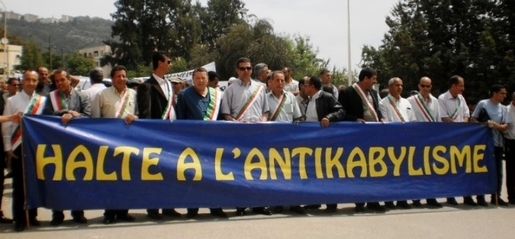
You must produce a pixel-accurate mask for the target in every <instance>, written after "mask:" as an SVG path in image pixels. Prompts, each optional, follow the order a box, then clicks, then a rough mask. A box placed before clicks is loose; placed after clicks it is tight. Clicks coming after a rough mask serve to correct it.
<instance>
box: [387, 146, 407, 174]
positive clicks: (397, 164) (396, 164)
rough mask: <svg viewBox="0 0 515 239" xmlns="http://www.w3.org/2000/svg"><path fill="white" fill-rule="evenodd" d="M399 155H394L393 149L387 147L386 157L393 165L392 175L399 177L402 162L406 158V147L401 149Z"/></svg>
mask: <svg viewBox="0 0 515 239" xmlns="http://www.w3.org/2000/svg"><path fill="white" fill-rule="evenodd" d="M400 149H401V153H400V155H399V157H397V156H396V155H395V147H388V157H389V158H390V160H391V161H392V163H393V175H394V176H397V177H398V176H400V175H401V166H402V161H403V160H404V158H405V157H406V147H401V148H400Z"/></svg>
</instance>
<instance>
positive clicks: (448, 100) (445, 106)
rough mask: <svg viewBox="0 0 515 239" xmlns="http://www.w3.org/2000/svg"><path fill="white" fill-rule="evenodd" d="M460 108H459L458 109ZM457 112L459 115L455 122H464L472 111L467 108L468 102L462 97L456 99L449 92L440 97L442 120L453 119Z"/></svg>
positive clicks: (439, 110) (439, 104)
mask: <svg viewBox="0 0 515 239" xmlns="http://www.w3.org/2000/svg"><path fill="white" fill-rule="evenodd" d="M458 107H459V108H458ZM457 108H458V110H457V115H456V117H455V119H454V122H464V119H465V118H468V117H470V111H469V108H468V106H467V102H466V101H465V98H463V96H462V95H458V96H457V97H456V98H454V97H452V95H451V93H450V92H449V91H447V92H445V93H443V94H441V95H440V96H438V112H439V113H440V118H446V117H448V118H451V119H452V118H453V117H451V116H452V114H453V113H454V112H455V111H456V109H457Z"/></svg>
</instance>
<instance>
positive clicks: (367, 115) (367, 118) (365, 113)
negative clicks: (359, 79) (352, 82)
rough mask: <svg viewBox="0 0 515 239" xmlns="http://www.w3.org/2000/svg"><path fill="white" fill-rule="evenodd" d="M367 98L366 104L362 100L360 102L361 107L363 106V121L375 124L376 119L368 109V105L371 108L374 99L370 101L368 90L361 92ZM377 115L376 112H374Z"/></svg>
mask: <svg viewBox="0 0 515 239" xmlns="http://www.w3.org/2000/svg"><path fill="white" fill-rule="evenodd" d="M358 87H360V88H361V86H359V85H358ZM363 92H364V93H365V95H366V97H367V101H368V104H367V102H364V101H363V100H361V101H362V105H363V120H365V121H366V122H377V119H376V117H374V115H373V114H372V109H371V108H370V107H368V105H371V106H372V107H373V106H374V99H372V95H371V94H370V91H369V90H364V91H363ZM376 114H377V112H376Z"/></svg>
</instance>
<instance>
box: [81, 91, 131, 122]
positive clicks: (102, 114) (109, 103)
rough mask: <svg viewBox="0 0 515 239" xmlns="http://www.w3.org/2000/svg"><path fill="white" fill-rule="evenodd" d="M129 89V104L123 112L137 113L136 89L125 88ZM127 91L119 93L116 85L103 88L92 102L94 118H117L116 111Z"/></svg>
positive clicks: (92, 115)
mask: <svg viewBox="0 0 515 239" xmlns="http://www.w3.org/2000/svg"><path fill="white" fill-rule="evenodd" d="M127 90H128V91H129V98H128V101H129V105H128V107H126V108H125V111H124V112H123V113H122V115H123V114H134V115H136V114H137V105H136V102H137V101H136V91H134V90H133V89H129V88H125V91H127ZM125 91H123V92H122V93H118V90H116V88H115V87H114V86H111V87H108V88H105V89H104V90H102V91H101V92H100V93H99V94H98V95H97V97H95V99H94V100H93V103H92V104H91V117H93V118H115V117H116V113H117V112H118V110H119V109H120V104H121V103H122V97H123V95H124V94H125Z"/></svg>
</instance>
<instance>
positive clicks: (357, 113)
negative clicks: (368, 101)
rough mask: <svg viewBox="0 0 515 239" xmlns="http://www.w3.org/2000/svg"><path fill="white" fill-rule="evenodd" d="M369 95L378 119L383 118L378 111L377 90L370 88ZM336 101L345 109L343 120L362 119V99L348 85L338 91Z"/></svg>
mask: <svg viewBox="0 0 515 239" xmlns="http://www.w3.org/2000/svg"><path fill="white" fill-rule="evenodd" d="M370 96H371V97H372V101H373V105H374V110H375V111H376V113H377V117H378V118H379V120H381V119H382V118H383V116H382V115H381V111H379V99H378V94H377V91H375V90H370ZM338 102H339V103H340V104H341V105H342V106H343V109H345V120H346V121H356V120H358V119H363V117H364V116H363V114H364V109H363V101H362V100H361V97H360V96H359V94H358V92H356V90H354V89H353V88H352V86H349V87H347V88H345V89H343V90H341V91H340V94H339V95H338Z"/></svg>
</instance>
